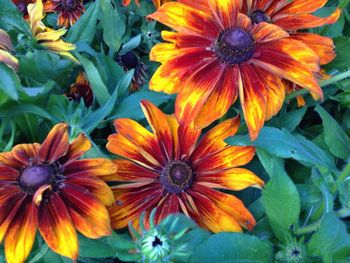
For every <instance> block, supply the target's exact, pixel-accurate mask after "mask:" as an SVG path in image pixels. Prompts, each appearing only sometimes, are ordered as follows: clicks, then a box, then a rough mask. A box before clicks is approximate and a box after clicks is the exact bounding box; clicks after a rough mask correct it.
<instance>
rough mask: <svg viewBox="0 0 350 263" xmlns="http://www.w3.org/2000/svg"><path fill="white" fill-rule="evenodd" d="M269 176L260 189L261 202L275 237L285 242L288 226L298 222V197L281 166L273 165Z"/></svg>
mask: <svg viewBox="0 0 350 263" xmlns="http://www.w3.org/2000/svg"><path fill="white" fill-rule="evenodd" d="M271 177H272V178H271V179H270V181H269V182H268V183H267V184H266V186H265V187H264V189H263V191H262V202H263V204H264V207H265V211H266V215H267V217H268V219H269V222H270V225H271V227H272V229H273V231H274V233H275V235H276V237H277V238H278V239H279V240H281V241H283V242H286V241H287V240H288V236H289V230H290V227H291V226H292V225H295V224H297V223H298V219H299V213H300V197H299V193H298V191H297V189H296V187H295V185H294V183H293V181H292V180H291V179H290V178H289V176H288V175H287V173H286V172H285V171H284V168H283V166H281V165H275V166H274V167H273V173H272V174H271Z"/></svg>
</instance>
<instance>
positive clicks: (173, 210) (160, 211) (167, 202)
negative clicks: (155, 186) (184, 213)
mask: <svg viewBox="0 0 350 263" xmlns="http://www.w3.org/2000/svg"><path fill="white" fill-rule="evenodd" d="M178 212H179V201H178V198H177V196H176V195H175V194H169V196H167V197H166V198H165V199H164V201H163V202H161V204H159V205H158V208H157V211H156V214H155V219H154V221H155V224H158V223H160V222H161V221H162V220H163V219H164V218H166V217H167V216H168V215H170V214H177V213H178Z"/></svg>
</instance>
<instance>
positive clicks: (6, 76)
mask: <svg viewBox="0 0 350 263" xmlns="http://www.w3.org/2000/svg"><path fill="white" fill-rule="evenodd" d="M21 88H22V86H21V83H20V81H19V78H18V76H17V74H16V73H15V72H14V71H13V70H12V69H11V68H9V67H8V66H6V65H5V64H4V63H1V62H0V90H2V91H4V92H5V94H6V95H8V96H9V97H10V98H11V99H12V100H18V91H19V90H20V89H21Z"/></svg>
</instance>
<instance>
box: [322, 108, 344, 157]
mask: <svg viewBox="0 0 350 263" xmlns="http://www.w3.org/2000/svg"><path fill="white" fill-rule="evenodd" d="M315 109H316V112H317V113H318V114H319V115H320V117H321V119H322V124H323V128H324V133H323V136H324V140H325V142H326V144H327V146H328V147H329V151H330V152H331V153H332V154H333V155H334V156H337V157H339V158H342V159H344V160H345V159H347V157H348V156H349V154H350V139H349V137H348V135H347V134H346V133H345V132H344V130H343V129H342V128H341V127H340V126H339V124H338V122H337V121H336V120H335V119H334V118H333V117H332V116H331V115H330V114H329V113H328V112H327V111H325V110H324V109H323V108H322V107H321V106H320V105H317V106H316V108H315Z"/></svg>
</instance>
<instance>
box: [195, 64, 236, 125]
mask: <svg viewBox="0 0 350 263" xmlns="http://www.w3.org/2000/svg"><path fill="white" fill-rule="evenodd" d="M237 79H238V67H228V68H227V69H226V70H225V72H224V73H223V76H222V78H221V80H220V81H219V82H218V83H217V84H216V87H215V88H214V90H213V91H212V93H211V94H210V95H209V97H208V99H207V101H206V102H205V103H204V105H203V107H202V109H201V110H200V112H199V114H198V116H197V117H196V119H195V124H196V126H197V127H200V128H204V127H207V126H208V125H209V124H211V123H212V122H213V121H215V120H216V119H218V118H220V117H221V116H223V115H224V114H225V113H226V112H227V111H228V109H229V108H230V106H231V105H232V104H233V103H234V102H235V101H236V99H237V95H238V86H237Z"/></svg>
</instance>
